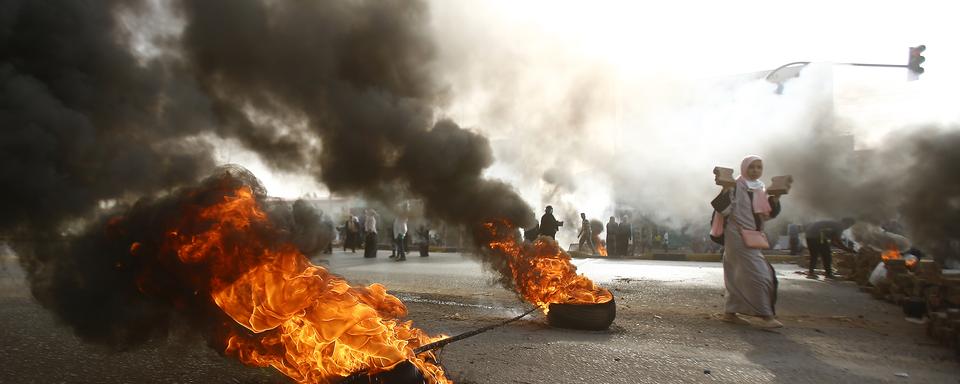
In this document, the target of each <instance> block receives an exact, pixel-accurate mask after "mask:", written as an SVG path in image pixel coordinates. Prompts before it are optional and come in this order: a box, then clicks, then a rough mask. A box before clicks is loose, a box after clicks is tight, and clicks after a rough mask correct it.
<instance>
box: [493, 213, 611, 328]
mask: <svg viewBox="0 0 960 384" xmlns="http://www.w3.org/2000/svg"><path fill="white" fill-rule="evenodd" d="M484 228H485V229H486V230H487V231H488V233H489V235H490V240H489V242H488V244H487V246H488V247H489V249H490V251H492V252H498V253H500V254H501V255H502V256H503V257H506V258H507V261H508V263H509V265H510V269H511V271H512V272H513V283H514V289H516V291H517V293H519V294H520V296H522V297H523V298H524V299H525V300H527V301H529V302H530V303H533V304H534V305H536V306H538V307H540V308H541V309H542V310H543V312H544V313H546V312H547V311H548V309H549V305H550V304H554V303H563V304H593V303H606V302H608V301H610V300H612V299H613V295H611V294H610V291H608V290H606V289H604V288H600V287H597V285H596V284H594V283H593V281H591V280H590V279H588V278H587V277H586V276H583V275H578V274H577V267H576V266H575V265H573V264H572V263H570V255H568V254H567V253H566V252H564V251H563V249H561V248H560V246H559V245H558V244H557V241H556V240H553V239H551V238H549V237H546V236H541V237H539V238H537V239H536V240H535V241H534V242H533V243H532V244H520V243H519V242H517V239H516V236H515V232H516V227H515V226H514V225H513V224H511V223H509V222H507V221H505V220H501V221H497V222H488V223H485V224H484Z"/></svg>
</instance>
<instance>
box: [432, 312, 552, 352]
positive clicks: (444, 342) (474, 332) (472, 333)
mask: <svg viewBox="0 0 960 384" xmlns="http://www.w3.org/2000/svg"><path fill="white" fill-rule="evenodd" d="M537 309H540V308H539V307H534V308H533V309H531V310H529V311H526V312H524V313H523V314H522V315H520V316H517V317H514V318H512V319H509V320H505V321H502V322H500V323H497V324H491V325H488V326H486V327H483V328H478V329H474V330H472V331H469V332H464V333H461V334H459V335H456V336H453V337H448V338H446V339H443V340H438V341H434V342H432V343H430V344H427V345H422V346H420V347H419V348H417V349H414V350H413V353H414V354H421V353H423V352H426V351H430V350H434V349H437V348H442V347H443V346H445V345H447V344H450V343H452V342H454V341H458V340H463V339H466V338H468V337H471V336H476V335H479V334H481V333H484V332H486V331H489V330H491V329H494V328H497V327H499V326H503V325H507V324H509V323H512V322H514V321H517V320H520V319H521V318H523V317H524V316H526V315H529V314H531V313H533V311H536V310H537Z"/></svg>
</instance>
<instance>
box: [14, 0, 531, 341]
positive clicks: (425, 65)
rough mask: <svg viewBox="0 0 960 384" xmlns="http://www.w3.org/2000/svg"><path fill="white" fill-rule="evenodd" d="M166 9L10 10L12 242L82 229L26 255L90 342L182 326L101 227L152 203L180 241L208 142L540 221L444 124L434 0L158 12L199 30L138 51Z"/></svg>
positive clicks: (138, 5)
mask: <svg viewBox="0 0 960 384" xmlns="http://www.w3.org/2000/svg"><path fill="white" fill-rule="evenodd" d="M155 4H157V3H150V2H146V1H123V2H122V1H104V2H52V3H48V2H39V1H9V2H4V4H3V5H2V12H0V15H2V16H0V48H2V49H0V106H2V107H0V109H2V110H3V112H0V124H2V126H3V127H4V132H3V134H2V136H0V148H2V152H0V153H2V154H0V160H2V163H3V164H4V166H3V167H0V178H2V179H3V180H4V181H5V186H4V192H3V195H2V196H0V200H2V202H0V208H2V210H3V211H4V212H5V214H4V217H3V218H2V219H0V231H2V232H4V233H14V232H15V233H18V234H19V235H20V236H21V238H23V237H36V236H39V235H43V236H55V237H56V236H59V235H61V234H65V233H67V234H70V235H71V236H72V237H68V239H74V240H63V241H57V242H39V243H27V244H18V245H17V248H18V250H19V254H20V259H21V262H22V264H23V265H24V266H25V269H26V270H27V272H28V275H29V276H30V278H31V285H32V287H33V291H34V295H35V296H36V297H37V298H38V299H39V300H40V301H41V302H42V303H43V304H44V305H46V306H47V307H49V308H51V309H53V311H54V312H55V313H57V314H58V315H59V317H60V318H61V319H63V320H64V321H66V322H67V323H68V324H70V325H71V326H73V327H74V328H75V329H76V330H77V333H78V334H79V335H81V337H83V338H84V339H86V340H92V341H97V342H100V343H103V344H108V345H114V346H120V347H125V346H131V345H136V344H138V343H140V342H143V341H145V340H147V339H149V338H151V337H153V336H161V335H163V334H164V333H165V331H166V328H167V325H168V324H171V323H172V322H173V320H172V318H171V315H170V314H169V312H168V311H166V308H165V307H164V306H166V305H169V304H170V302H177V300H176V299H174V298H170V300H166V301H164V302H163V303H160V304H158V303H155V302H152V301H150V300H144V299H142V298H139V296H138V293H137V292H136V291H135V290H133V289H131V288H132V287H133V285H135V282H134V281H131V280H130V278H131V275H130V274H128V273H125V272H124V270H115V269H114V267H113V266H115V265H116V264H115V263H113V262H115V261H117V260H119V258H120V257H121V256H122V255H126V254H129V252H130V246H131V244H130V243H129V242H127V240H129V239H130V237H129V234H122V236H119V237H117V236H113V237H109V236H107V235H105V234H103V233H101V232H98V231H101V229H102V228H103V226H104V221H103V220H104V219H102V218H98V215H101V216H100V217H102V214H104V213H105V212H104V211H103V210H102V209H100V210H98V208H109V207H111V206H113V207H114V208H115V209H117V210H122V208H123V207H124V206H127V205H128V204H132V203H133V202H135V201H138V199H139V198H142V200H139V201H140V202H138V203H136V204H135V205H134V206H133V208H132V211H131V212H130V213H128V214H127V215H125V216H126V217H132V219H129V220H131V221H129V222H128V224H127V226H126V227H125V228H127V229H126V230H128V231H134V232H136V233H138V234H140V235H142V236H143V237H151V236H154V237H155V236H162V233H152V232H151V229H156V228H158V224H160V223H162V222H163V221H164V220H168V219H170V217H171V215H176V214H177V211H176V207H177V204H176V203H175V201H176V200H177V199H178V198H180V197H183V196H182V195H180V194H178V193H177V192H173V191H176V190H177V188H178V187H183V186H191V185H194V183H196V182H197V180H199V178H200V177H202V176H204V175H207V174H209V172H210V170H212V169H213V167H214V164H213V161H212V160H211V158H212V156H211V153H212V148H210V146H209V145H208V144H204V143H205V142H206V141H204V139H203V138H204V136H210V135H213V136H217V137H221V138H226V139H234V140H237V141H238V142H240V143H242V144H243V145H245V146H246V147H247V148H249V149H251V150H253V151H255V152H256V153H257V154H259V155H260V156H261V157H262V158H263V159H265V161H267V162H268V163H269V164H270V165H271V166H273V167H275V168H277V169H280V170H285V171H297V172H306V173H311V174H313V175H315V176H316V177H317V178H318V179H319V180H320V181H322V182H323V183H324V184H326V186H327V187H328V188H329V189H330V190H331V191H334V192H340V193H356V194H362V195H365V196H368V197H372V198H376V199H380V200H382V201H384V202H388V203H389V202H390V200H391V199H395V198H399V197H403V196H400V195H399V194H400V193H409V194H412V195H413V197H420V198H423V199H424V203H425V205H426V209H427V211H428V214H430V215H431V216H434V217H437V218H440V219H444V220H447V221H448V222H451V223H453V224H462V225H467V226H478V225H480V224H481V223H482V222H483V221H484V220H487V219H494V218H502V219H507V220H511V221H512V222H515V223H519V224H522V225H527V224H529V222H530V221H531V219H532V218H533V213H532V211H531V210H530V208H529V207H528V206H527V205H526V203H525V202H524V201H523V200H522V199H521V198H520V197H519V195H517V194H516V193H515V192H514V191H513V190H512V188H511V187H510V186H509V185H507V184H504V183H501V182H498V181H491V180H487V179H485V178H484V177H483V172H484V170H485V168H487V167H488V166H489V165H490V164H492V163H493V152H492V150H491V146H490V143H489V141H488V140H487V139H486V138H484V137H483V136H481V135H479V134H477V133H476V132H473V131H471V130H467V129H464V128H461V127H459V126H458V125H457V124H456V123H454V122H452V121H450V120H446V119H443V118H441V117H440V116H437V112H436V110H437V107H438V106H439V105H442V104H443V103H444V102H445V100H446V99H447V98H448V97H449V94H448V93H449V92H448V91H447V90H446V89H445V88H444V87H443V86H442V84H440V83H439V82H438V81H437V80H436V79H435V74H434V72H433V70H434V68H433V67H432V66H431V63H432V61H433V58H434V45H433V40H432V38H431V36H430V33H429V30H428V28H427V25H428V24H429V16H430V14H429V12H428V9H427V6H426V4H425V3H423V2H421V1H418V0H389V1H351V2H340V1H311V2H273V1H256V0H240V1H232V0H231V1H218V0H212V1H207V0H196V1H193V0H182V1H181V0H175V1H169V2H159V4H161V5H164V6H169V7H170V8H171V9H172V10H173V12H172V13H171V14H172V15H174V16H173V17H175V18H176V20H168V22H170V23H173V24H176V23H177V22H182V25H183V28H182V30H178V31H176V32H175V33H167V34H160V35H157V36H154V37H153V39H154V40H153V41H152V44H153V45H154V46H155V47H156V49H157V51H156V52H153V53H151V54H150V55H143V54H141V55H135V54H133V53H131V52H133V51H134V50H133V49H132V47H131V44H132V43H131V41H134V40H135V39H134V36H133V35H134V33H133V31H131V30H127V29H125V28H124V24H123V23H120V22H118V18H119V17H120V16H121V15H140V16H141V17H142V15H143V14H144V13H149V12H150V10H151V9H153V8H152V7H153V6H155ZM163 196H167V197H163ZM134 224H136V225H134ZM130 225H133V227H132V228H131V227H129V226H130ZM140 225H142V226H140ZM107 228H110V226H109V225H107ZM107 237H109V238H107ZM58 238H59V237H58ZM162 267H163V266H162V265H134V266H125V267H124V268H139V269H143V268H162ZM118 285H120V286H123V287H125V289H121V290H118V291H114V290H113V288H115V287H117V286H118ZM174 294H176V293H174ZM199 297H204V296H203V295H200V296H199ZM189 304H190V303H187V305H189ZM178 305H179V304H178ZM88 313H92V315H89V314H88ZM138 327H140V328H143V329H140V328H138Z"/></svg>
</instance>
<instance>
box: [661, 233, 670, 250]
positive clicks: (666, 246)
mask: <svg viewBox="0 0 960 384" xmlns="http://www.w3.org/2000/svg"><path fill="white" fill-rule="evenodd" d="M669 251H670V232H663V252H664V253H666V252H669Z"/></svg>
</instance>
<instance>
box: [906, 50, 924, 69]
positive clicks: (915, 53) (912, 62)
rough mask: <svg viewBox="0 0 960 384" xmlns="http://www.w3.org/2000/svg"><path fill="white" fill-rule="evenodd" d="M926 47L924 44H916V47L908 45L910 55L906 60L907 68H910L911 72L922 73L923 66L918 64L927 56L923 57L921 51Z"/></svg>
mask: <svg viewBox="0 0 960 384" xmlns="http://www.w3.org/2000/svg"><path fill="white" fill-rule="evenodd" d="M926 49H927V46H926V45H918V46H916V47H910V57H909V58H908V61H907V68H909V69H910V71H912V72H913V73H916V74H918V75H919V74H921V73H923V71H924V70H923V68H922V67H920V64H923V62H924V61H926V60H927V58H925V57H923V56H922V54H923V51H925V50H926Z"/></svg>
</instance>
